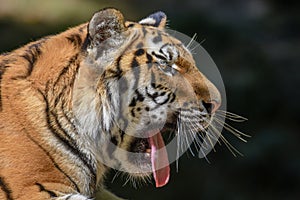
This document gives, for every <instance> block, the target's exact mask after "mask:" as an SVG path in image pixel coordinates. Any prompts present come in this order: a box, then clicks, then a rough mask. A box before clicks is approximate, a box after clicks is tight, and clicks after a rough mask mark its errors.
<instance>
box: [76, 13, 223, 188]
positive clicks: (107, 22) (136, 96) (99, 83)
mask: <svg viewBox="0 0 300 200" xmlns="http://www.w3.org/2000/svg"><path fill="white" fill-rule="evenodd" d="M102 12H103V13H102V14H103V15H101V16H94V17H93V19H92V20H91V22H90V24H89V37H90V38H89V39H90V41H89V44H88V46H87V51H86V54H85V59H84V61H83V66H84V67H81V69H80V71H79V77H78V80H77V83H76V84H75V89H76V87H77V88H78V89H77V90H74V94H75V96H74V97H75V100H74V112H75V114H77V116H78V117H77V118H78V120H79V122H81V124H83V127H84V123H86V122H87V121H93V122H92V123H88V124H89V125H88V126H89V127H85V128H84V129H86V130H87V132H90V134H91V135H94V136H93V137H94V138H97V139H99V140H101V141H102V142H101V143H99V144H100V145H99V146H101V148H103V147H104V146H105V145H104V144H103V141H104V140H105V139H103V138H100V136H99V134H100V133H99V132H105V133H106V134H108V135H109V139H107V140H106V141H107V142H109V143H110V144H111V145H108V146H105V147H104V149H105V151H104V152H102V153H101V155H102V156H103V157H105V160H106V161H107V160H109V163H112V165H114V166H118V167H119V169H120V170H122V171H127V172H130V173H131V174H132V175H134V176H138V177H143V176H147V175H149V174H151V172H152V173H153V174H154V178H155V181H156V186H158V187H160V186H163V185H165V184H166V183H167V182H168V179H169V163H168V155H167V151H166V150H165V149H166V148H165V145H166V143H165V141H164V139H163V138H165V137H168V135H169V134H170V133H174V134H175V135H176V134H177V135H180V137H181V138H185V137H193V135H194V134H195V133H197V132H200V131H203V130H205V129H206V128H207V127H208V126H209V124H210V121H211V120H212V118H213V115H214V112H215V111H216V110H217V109H218V107H219V106H220V103H221V97H220V93H219V91H218V90H217V88H216V87H215V86H214V85H213V84H212V83H211V82H210V81H209V80H208V79H207V78H206V77H205V76H204V75H203V74H202V73H201V72H200V71H199V70H198V69H197V66H196V63H195V61H194V59H193V56H192V54H191V53H190V51H189V50H188V49H187V48H186V47H185V46H184V44H182V43H181V42H180V41H179V40H177V39H176V38H174V37H172V36H170V35H169V34H167V33H166V32H165V30H164V26H165V23H166V16H165V14H164V13H162V12H158V13H154V14H152V15H150V16H149V17H147V18H145V19H143V20H141V21H140V22H139V23H134V22H126V23H124V22H123V16H122V15H121V14H120V13H119V12H118V11H115V10H104V11H102ZM83 104H88V105H84V106H85V107H86V109H85V110H86V111H82V106H83ZM79 108H80V109H79ZM102 137H103V136H102ZM183 140H184V139H183ZM99 148H100V147H99ZM102 159H103V158H102Z"/></svg>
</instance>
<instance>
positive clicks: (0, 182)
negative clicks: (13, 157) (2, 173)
mask: <svg viewBox="0 0 300 200" xmlns="http://www.w3.org/2000/svg"><path fill="white" fill-rule="evenodd" d="M0 188H1V189H2V191H3V192H4V193H5V196H6V199H7V200H13V198H12V191H11V189H10V188H9V187H8V185H7V183H5V181H4V178H2V177H0Z"/></svg>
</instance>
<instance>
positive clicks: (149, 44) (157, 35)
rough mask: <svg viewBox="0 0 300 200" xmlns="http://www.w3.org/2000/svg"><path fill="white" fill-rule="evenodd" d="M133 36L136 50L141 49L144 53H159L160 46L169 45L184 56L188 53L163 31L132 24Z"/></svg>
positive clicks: (179, 43) (177, 41) (180, 44)
mask: <svg viewBox="0 0 300 200" xmlns="http://www.w3.org/2000/svg"><path fill="white" fill-rule="evenodd" d="M130 28H131V30H132V31H133V34H134V35H135V36H134V37H133V38H135V39H134V40H135V42H134V43H136V45H135V47H136V48H138V49H139V48H143V49H144V50H146V51H159V50H160V48H161V47H162V46H165V45H167V44H168V45H170V46H172V47H173V48H174V49H175V48H176V49H177V51H179V52H184V54H186V53H189V50H188V49H187V48H186V47H185V46H184V45H183V44H182V43H181V42H180V41H179V40H177V39H176V38H174V37H172V36H170V35H169V34H168V33H166V32H165V31H164V30H162V29H159V28H156V27H152V26H144V25H140V24H134V25H133V26H132V27H130Z"/></svg>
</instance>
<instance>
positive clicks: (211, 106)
mask: <svg viewBox="0 0 300 200" xmlns="http://www.w3.org/2000/svg"><path fill="white" fill-rule="evenodd" d="M202 104H203V106H204V108H205V109H206V110H207V112H208V113H209V114H213V113H215V112H216V111H217V110H218V108H219V107H220V103H218V102H217V101H214V100H212V101H211V102H208V103H207V102H205V101H202Z"/></svg>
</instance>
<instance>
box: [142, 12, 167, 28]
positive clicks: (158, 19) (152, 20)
mask: <svg viewBox="0 0 300 200" xmlns="http://www.w3.org/2000/svg"><path fill="white" fill-rule="evenodd" d="M166 23H167V16H166V14H165V13H163V12H161V11H158V12H156V13H153V14H151V15H149V16H148V17H146V18H144V19H142V20H141V21H139V24H142V25H147V26H154V27H158V28H164V27H165V26H166Z"/></svg>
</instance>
